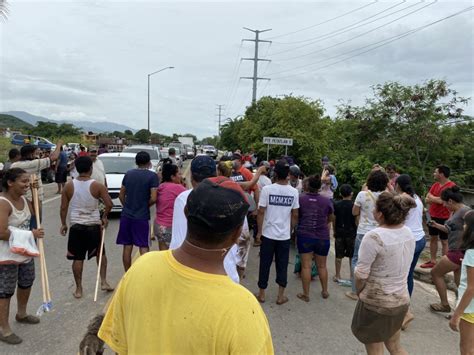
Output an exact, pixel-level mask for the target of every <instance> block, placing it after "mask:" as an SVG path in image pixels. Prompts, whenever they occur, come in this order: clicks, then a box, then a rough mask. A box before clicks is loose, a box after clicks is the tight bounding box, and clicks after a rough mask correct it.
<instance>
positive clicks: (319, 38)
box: [270, 2, 423, 56]
mask: <svg viewBox="0 0 474 355" xmlns="http://www.w3.org/2000/svg"><path fill="white" fill-rule="evenodd" d="M403 3H404V2H401V3H399V4H396V5H393V6H391V7H389V8H387V9H385V10H383V11H381V12H379V13H377V14H375V15H372V16H369V17H367V18H365V19H363V20H360V21H357V22H355V23H353V24H351V25H348V26H345V27H342V28H340V29H338V30H335V31H332V32H328V33H325V34H323V35H320V36H317V37H313V38H311V39H307V40H305V42H309V43H306V44H302V45H300V46H296V47H293V48H290V49H285V50H283V51H279V52H276V53H270V54H271V55H272V56H276V55H280V54H282V53H287V52H291V51H294V50H295V49H300V48H304V47H307V46H310V45H312V44H314V43H318V42H321V41H325V40H327V39H330V38H333V37H336V36H339V35H341V34H343V33H346V32H349V31H352V30H355V29H357V28H360V27H363V26H366V25H369V24H371V23H374V22H377V21H379V20H382V19H384V18H386V17H390V16H392V15H394V14H396V13H399V12H402V11H405V10H407V9H410V8H412V7H414V6H418V5H419V4H421V3H423V2H418V3H415V4H412V5H409V6H407V7H404V8H403V9H400V10H397V11H393V12H391V13H389V14H387V15H385V16H382V17H379V18H376V19H374V20H372V21H369V22H366V21H367V20H369V19H370V18H373V17H376V16H378V15H380V14H381V13H383V12H386V11H388V10H390V9H393V8H394V7H396V6H399V5H401V4H403ZM364 22H365V23H364Z"/></svg>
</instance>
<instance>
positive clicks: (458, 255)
mask: <svg viewBox="0 0 474 355" xmlns="http://www.w3.org/2000/svg"><path fill="white" fill-rule="evenodd" d="M441 200H442V201H443V205H444V206H445V207H446V208H447V209H448V210H449V212H450V213H451V215H450V217H449V219H448V220H447V221H446V222H445V223H444V224H440V223H437V222H434V221H432V222H431V223H430V227H434V228H437V229H439V230H440V231H442V232H445V233H448V252H447V253H446V255H443V257H442V258H441V260H440V261H439V262H437V263H436V265H435V267H434V268H433V269H431V278H432V280H433V283H434V284H435V286H436V290H437V291H438V294H439V298H440V301H441V302H440V303H433V304H431V305H430V308H431V310H432V311H433V312H451V306H450V305H449V302H448V293H447V287H446V282H445V280H444V275H446V274H448V273H450V272H453V273H454V282H455V283H456V285H457V286H459V279H460V277H461V264H462V259H463V257H464V252H463V251H462V250H461V249H460V244H461V238H462V234H463V231H464V215H465V214H466V212H468V211H469V210H470V208H469V207H468V206H466V205H465V204H464V203H463V195H462V194H461V191H460V190H459V187H458V186H453V187H450V188H448V189H445V190H443V192H441Z"/></svg>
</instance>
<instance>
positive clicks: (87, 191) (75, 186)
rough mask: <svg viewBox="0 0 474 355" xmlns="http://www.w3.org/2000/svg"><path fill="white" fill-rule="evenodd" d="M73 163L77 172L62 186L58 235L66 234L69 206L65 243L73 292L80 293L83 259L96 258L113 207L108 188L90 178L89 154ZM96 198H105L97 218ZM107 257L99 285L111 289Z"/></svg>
mask: <svg viewBox="0 0 474 355" xmlns="http://www.w3.org/2000/svg"><path fill="white" fill-rule="evenodd" d="M75 166H76V169H77V172H78V174H79V176H78V177H77V178H76V179H74V180H72V181H69V182H68V183H67V184H66V186H64V189H63V193H62V195H61V212H60V216H61V230H60V233H61V235H64V236H65V235H66V233H67V231H68V226H67V223H66V218H67V213H68V209H69V208H70V209H71V214H70V226H71V227H70V228H69V238H68V243H67V259H68V260H72V272H73V274H74V280H75V282H76V290H75V291H74V293H73V295H74V297H76V298H81V297H82V293H83V292H82V270H83V267H84V259H85V258H86V254H87V258H88V259H89V260H90V259H91V258H93V257H96V260H97V263H98V262H99V248H100V243H101V240H102V228H106V227H107V223H108V222H107V216H108V214H109V212H110V210H111V209H112V200H111V199H110V196H109V193H108V192H107V188H106V187H105V186H104V185H102V184H99V183H98V182H97V181H95V180H93V179H91V174H92V160H91V158H90V157H88V156H84V157H79V158H77V159H76V162H75ZM99 199H101V200H102V201H104V204H105V210H104V213H103V216H102V219H101V218H100V213H99ZM106 276H107V257H106V256H105V249H104V254H103V256H102V265H101V270H100V279H101V286H102V290H103V291H113V288H112V287H111V286H110V285H109V284H108V283H107V277H106Z"/></svg>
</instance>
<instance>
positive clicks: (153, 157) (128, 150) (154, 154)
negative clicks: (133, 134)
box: [123, 147, 160, 160]
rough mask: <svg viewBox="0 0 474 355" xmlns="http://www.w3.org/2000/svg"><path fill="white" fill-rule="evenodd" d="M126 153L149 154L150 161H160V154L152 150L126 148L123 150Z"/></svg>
mask: <svg viewBox="0 0 474 355" xmlns="http://www.w3.org/2000/svg"><path fill="white" fill-rule="evenodd" d="M123 152H124V153H138V152H147V153H148V154H150V159H151V160H160V158H159V156H158V153H157V152H156V150H154V149H150V148H138V147H137V148H125V149H124V150H123Z"/></svg>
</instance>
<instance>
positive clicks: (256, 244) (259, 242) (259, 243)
mask: <svg viewBox="0 0 474 355" xmlns="http://www.w3.org/2000/svg"><path fill="white" fill-rule="evenodd" d="M260 245H262V241H261V240H260V241H257V240H256V241H254V242H253V246H254V247H259V246H260Z"/></svg>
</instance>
